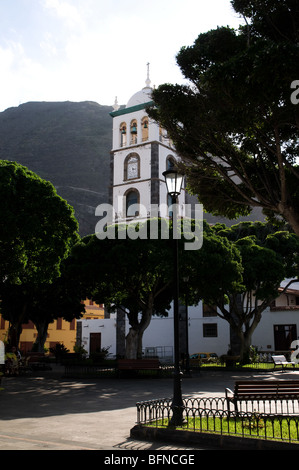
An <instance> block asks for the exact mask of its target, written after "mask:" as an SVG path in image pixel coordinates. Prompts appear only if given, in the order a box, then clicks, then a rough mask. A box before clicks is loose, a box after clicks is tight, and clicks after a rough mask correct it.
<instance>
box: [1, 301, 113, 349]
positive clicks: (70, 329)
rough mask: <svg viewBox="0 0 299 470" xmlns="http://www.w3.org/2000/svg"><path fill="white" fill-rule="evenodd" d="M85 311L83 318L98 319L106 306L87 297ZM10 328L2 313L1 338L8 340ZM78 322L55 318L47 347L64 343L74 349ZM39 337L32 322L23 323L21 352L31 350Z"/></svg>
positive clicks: (51, 325)
mask: <svg viewBox="0 0 299 470" xmlns="http://www.w3.org/2000/svg"><path fill="white" fill-rule="evenodd" d="M83 303H84V305H85V313H84V314H83V317H82V318H86V319H87V318H88V319H97V318H104V307H103V305H97V304H95V303H94V302H93V301H91V300H89V299H86V300H84V302H83ZM8 328H9V322H8V321H7V320H4V319H3V318H2V317H1V315H0V340H1V341H4V343H5V341H6V338H7V332H8ZM76 330H77V322H76V320H75V319H74V320H73V321H72V322H68V321H65V320H63V319H62V318H58V319H57V320H54V322H53V323H50V325H49V328H48V335H47V340H46V342H45V348H46V349H50V348H51V347H55V344H56V343H63V344H64V346H65V347H66V348H67V349H69V350H70V352H73V351H74V346H75V344H76V334H77V331H76ZM36 337H37V330H36V328H35V326H34V325H33V323H32V322H29V323H28V324H26V325H23V330H22V333H21V336H20V343H19V349H20V351H21V353H22V352H23V353H25V352H28V351H31V348H32V345H33V344H34V343H35V340H36Z"/></svg>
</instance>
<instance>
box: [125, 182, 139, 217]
mask: <svg viewBox="0 0 299 470" xmlns="http://www.w3.org/2000/svg"><path fill="white" fill-rule="evenodd" d="M125 196H126V216H127V217H137V216H138V215H139V207H138V206H139V192H138V191H137V190H136V189H130V190H129V191H128V192H127V194H126V195H125Z"/></svg>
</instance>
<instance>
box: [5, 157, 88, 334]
mask: <svg viewBox="0 0 299 470" xmlns="http://www.w3.org/2000/svg"><path fill="white" fill-rule="evenodd" d="M0 182H1V185H0V197H1V207H0V215H1V220H2V221H3V223H2V224H1V228H0V261H1V276H0V298H1V301H2V311H3V306H4V304H5V303H7V301H8V299H9V298H10V299H12V297H11V293H12V292H13V291H14V290H15V291H16V290H17V291H18V292H19V293H20V297H18V299H15V306H13V305H12V304H11V309H10V313H9V309H8V310H7V311H6V316H5V318H6V319H7V320H9V321H10V322H11V324H12V330H14V331H15V334H14V337H15V339H16V341H18V337H19V334H20V331H21V325H22V323H23V322H24V321H25V320H26V318H28V311H27V308H28V305H29V304H30V302H31V299H30V295H29V293H30V292H32V290H33V289H34V288H36V286H39V288H40V289H42V286H43V285H46V284H51V283H52V282H54V281H55V279H57V278H58V277H59V276H60V273H61V272H60V266H61V262H62V261H63V259H65V258H66V256H67V255H68V253H69V251H70V248H71V246H72V244H74V243H75V242H76V241H77V240H78V238H79V236H78V233H77V231H78V223H77V221H76V219H75V217H74V211H73V209H72V207H71V206H69V205H68V204H67V203H66V201H64V200H63V199H62V198H61V197H60V196H58V195H57V193H56V190H55V188H54V187H53V185H52V184H51V183H49V182H48V181H45V180H43V179H41V178H40V177H39V176H38V175H36V174H35V173H33V172H31V171H29V170H28V169H27V168H25V167H23V166H22V165H19V164H17V163H15V162H10V161H4V160H1V161H0ZM34 286H35V287H34ZM21 292H22V294H21ZM22 300H23V302H22V304H21V301H22Z"/></svg>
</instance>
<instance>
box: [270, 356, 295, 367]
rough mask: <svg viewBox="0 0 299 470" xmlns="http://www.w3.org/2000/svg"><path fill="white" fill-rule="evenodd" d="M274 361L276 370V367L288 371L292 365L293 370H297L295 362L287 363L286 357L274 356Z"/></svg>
mask: <svg viewBox="0 0 299 470" xmlns="http://www.w3.org/2000/svg"><path fill="white" fill-rule="evenodd" d="M272 361H273V362H274V368H276V366H282V369H286V368H287V366H288V365H291V366H293V369H295V362H289V361H287V360H286V357H285V356H283V355H280V356H272Z"/></svg>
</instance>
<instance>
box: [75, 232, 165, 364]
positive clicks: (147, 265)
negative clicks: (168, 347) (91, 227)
mask: <svg viewBox="0 0 299 470" xmlns="http://www.w3.org/2000/svg"><path fill="white" fill-rule="evenodd" d="M126 230H127V226H126V225H124V226H117V227H116V231H117V236H116V239H110V238H105V239H103V240H99V239H98V238H97V236H96V235H92V236H87V237H85V238H83V239H82V240H81V242H79V243H78V244H77V245H76V246H75V247H74V249H73V251H72V256H71V258H70V263H71V264H70V265H69V273H70V275H71V276H72V277H73V278H76V276H77V277H78V278H79V279H81V282H82V286H84V287H83V289H85V292H86V294H87V295H88V296H90V297H92V298H93V299H94V300H95V301H96V302H99V303H105V306H106V307H107V308H108V309H109V308H110V309H111V310H115V309H117V308H119V309H122V310H124V311H125V313H126V314H127V316H128V319H129V324H130V330H129V333H128V335H127V337H126V357H128V358H136V357H141V354H142V337H143V333H144V331H145V329H146V328H147V327H148V325H149V323H150V320H151V317H152V315H153V314H154V313H156V314H158V315H165V314H166V310H167V308H170V302H171V299H172V292H171V289H170V286H171V274H169V273H171V263H170V261H171V251H170V248H171V247H170V246H169V240H150V239H141V238H137V239H135V240H133V239H130V238H129V237H127V233H126Z"/></svg>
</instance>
